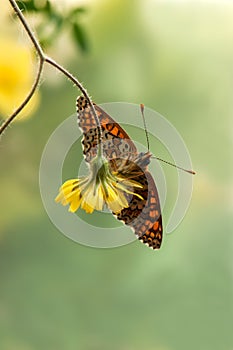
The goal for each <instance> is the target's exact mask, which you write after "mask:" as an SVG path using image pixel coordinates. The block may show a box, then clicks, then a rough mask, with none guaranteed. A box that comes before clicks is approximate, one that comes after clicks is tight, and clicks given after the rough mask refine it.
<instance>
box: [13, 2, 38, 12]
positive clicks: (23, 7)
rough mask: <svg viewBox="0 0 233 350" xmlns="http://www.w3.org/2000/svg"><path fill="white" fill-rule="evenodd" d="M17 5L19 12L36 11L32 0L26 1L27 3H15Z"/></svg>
mask: <svg viewBox="0 0 233 350" xmlns="http://www.w3.org/2000/svg"><path fill="white" fill-rule="evenodd" d="M16 3H17V5H18V6H19V8H20V10H21V11H22V10H26V11H28V12H33V11H37V7H36V4H35V3H34V0H28V1H16Z"/></svg>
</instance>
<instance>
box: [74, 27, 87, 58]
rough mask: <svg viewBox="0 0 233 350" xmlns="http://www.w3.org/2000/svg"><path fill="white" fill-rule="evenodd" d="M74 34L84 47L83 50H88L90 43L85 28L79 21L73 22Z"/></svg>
mask: <svg viewBox="0 0 233 350" xmlns="http://www.w3.org/2000/svg"><path fill="white" fill-rule="evenodd" d="M73 35H74V38H75V41H76V43H77V45H78V46H79V47H80V48H81V49H82V51H84V52H87V51H88V43H87V38H86V34H85V32H84V30H83V29H82V27H81V26H80V25H79V24H78V23H74V24H73Z"/></svg>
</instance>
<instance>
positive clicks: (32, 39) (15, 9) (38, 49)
mask: <svg viewBox="0 0 233 350" xmlns="http://www.w3.org/2000/svg"><path fill="white" fill-rule="evenodd" d="M9 2H10V4H11V6H12V7H13V10H14V11H15V13H16V15H17V16H18V17H19V19H20V22H21V23H22V25H23V26H24V29H25V30H26V32H27V34H28V36H29V38H30V39H31V41H32V43H33V45H34V46H35V49H36V51H37V53H38V55H39V56H40V57H44V53H43V50H42V48H41V46H40V44H39V41H38V40H37V39H36V37H35V35H34V34H33V32H32V30H31V29H30V27H29V26H28V24H27V21H26V19H25V17H24V16H23V14H22V12H21V11H20V8H19V6H18V5H17V3H16V1H15V0H9Z"/></svg>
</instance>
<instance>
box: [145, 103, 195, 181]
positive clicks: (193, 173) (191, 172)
mask: <svg viewBox="0 0 233 350" xmlns="http://www.w3.org/2000/svg"><path fill="white" fill-rule="evenodd" d="M144 108H145V106H144V104H143V103H141V104H140V109H141V113H142V120H143V124H144V129H145V133H146V142H147V148H148V151H149V150H150V142H149V135H148V131H147V126H146V118H145V116H144ZM151 158H154V159H157V160H159V161H160V162H164V163H166V164H169V165H171V166H173V167H174V168H177V169H180V170H183V171H185V172H186V173H189V174H192V175H195V174H196V173H195V171H193V170H188V169H184V168H182V167H180V166H178V165H176V164H173V163H170V162H168V161H166V160H163V159H161V158H158V157H154V156H153V157H151Z"/></svg>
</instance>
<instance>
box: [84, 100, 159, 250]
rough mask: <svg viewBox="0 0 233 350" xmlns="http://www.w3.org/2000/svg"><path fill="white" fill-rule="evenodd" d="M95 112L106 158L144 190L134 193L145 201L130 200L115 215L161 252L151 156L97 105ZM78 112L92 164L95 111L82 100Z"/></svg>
mask: <svg viewBox="0 0 233 350" xmlns="http://www.w3.org/2000/svg"><path fill="white" fill-rule="evenodd" d="M94 108H95V111H96V114H97V117H98V118H99V121H100V124H101V128H102V146H103V154H104V156H105V157H106V159H107V160H108V161H109V163H110V166H111V167H112V169H113V170H117V171H118V173H120V174H121V176H122V177H125V178H126V179H129V178H132V179H134V180H136V181H137V182H139V183H140V184H141V185H142V188H138V187H137V188H134V189H133V192H134V193H137V194H138V195H139V196H140V197H142V198H139V197H138V196H135V195H133V196H131V197H130V196H128V201H129V206H128V207H127V208H124V209H122V210H121V212H120V213H117V214H115V213H113V214H114V215H116V217H117V219H118V220H121V221H123V222H124V223H125V224H126V225H127V226H129V227H131V228H132V229H133V230H134V232H135V234H136V235H137V237H138V239H139V240H140V241H142V242H143V243H145V244H147V245H148V246H149V247H151V248H153V249H159V248H160V246H161V242H162V233H163V229H162V215H161V208H160V203H159V196H158V192H157V189H156V186H155V183H154V180H153V178H152V176H151V174H150V173H149V171H148V164H149V163H150V157H151V154H150V153H149V152H146V153H138V151H137V148H136V146H135V144H134V143H133V141H132V140H131V139H130V137H129V136H128V134H127V133H126V132H125V130H124V129H123V128H122V127H121V126H120V125H119V124H118V123H116V122H115V121H114V120H113V119H112V118H111V117H110V116H109V115H108V114H107V113H106V112H105V111H104V110H103V109H102V108H100V107H99V106H98V105H96V104H94ZM77 112H78V123H79V127H80V129H81V130H82V132H83V139H82V145H83V154H84V157H85V160H86V162H88V163H89V162H90V161H91V159H92V158H93V157H95V156H96V154H97V148H96V146H97V142H98V131H97V125H96V122H95V118H94V116H93V113H92V110H91V108H90V106H89V104H88V101H87V99H86V98H85V97H83V96H80V97H78V99H77ZM126 196H127V195H126Z"/></svg>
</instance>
